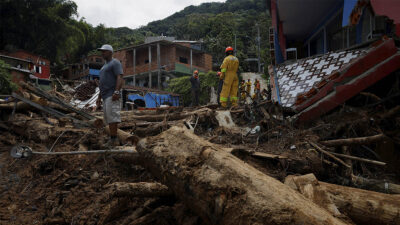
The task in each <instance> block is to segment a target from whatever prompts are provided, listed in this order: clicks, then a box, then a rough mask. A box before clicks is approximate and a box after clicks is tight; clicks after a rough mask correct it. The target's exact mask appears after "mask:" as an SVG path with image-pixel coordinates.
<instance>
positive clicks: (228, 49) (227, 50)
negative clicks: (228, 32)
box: [225, 46, 233, 53]
mask: <svg viewBox="0 0 400 225" xmlns="http://www.w3.org/2000/svg"><path fill="white" fill-rule="evenodd" d="M229 51H232V52H233V48H232V47H231V46H228V47H226V49H225V53H226V52H229Z"/></svg>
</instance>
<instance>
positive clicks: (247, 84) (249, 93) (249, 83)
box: [246, 79, 251, 96]
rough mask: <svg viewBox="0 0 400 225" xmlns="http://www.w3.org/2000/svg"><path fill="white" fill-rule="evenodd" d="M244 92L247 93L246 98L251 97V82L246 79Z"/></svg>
mask: <svg viewBox="0 0 400 225" xmlns="http://www.w3.org/2000/svg"><path fill="white" fill-rule="evenodd" d="M246 92H247V95H248V96H250V95H251V81H250V79H248V80H247V82H246Z"/></svg>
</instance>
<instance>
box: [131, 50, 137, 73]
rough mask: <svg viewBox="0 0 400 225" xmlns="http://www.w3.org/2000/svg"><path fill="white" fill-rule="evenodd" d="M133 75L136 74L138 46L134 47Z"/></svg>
mask: <svg viewBox="0 0 400 225" xmlns="http://www.w3.org/2000/svg"><path fill="white" fill-rule="evenodd" d="M132 60H133V75H135V74H136V48H134V49H133V59H132Z"/></svg>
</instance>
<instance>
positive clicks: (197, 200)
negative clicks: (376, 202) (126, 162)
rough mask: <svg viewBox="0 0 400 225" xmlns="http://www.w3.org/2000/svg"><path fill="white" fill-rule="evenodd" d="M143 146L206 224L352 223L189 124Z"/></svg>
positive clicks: (159, 173) (153, 166)
mask: <svg viewBox="0 0 400 225" xmlns="http://www.w3.org/2000/svg"><path fill="white" fill-rule="evenodd" d="M137 151H138V153H139V155H140V157H141V158H143V165H144V166H145V167H146V168H147V169H148V170H149V171H150V172H151V173H152V174H153V175H154V176H156V177H158V178H159V179H160V181H161V182H162V183H163V184H165V185H167V186H168V187H169V189H170V190H171V191H173V192H174V194H175V195H176V196H177V197H178V198H180V199H181V200H182V201H183V202H185V204H186V205H187V206H188V207H189V208H191V209H192V210H193V211H194V212H195V213H196V214H197V215H199V216H200V217H201V218H202V219H203V220H204V221H205V223H206V224H243V225H246V224H253V225H257V224H326V225H328V224H348V223H346V222H343V221H341V220H339V219H337V218H335V217H334V216H332V215H331V214H330V213H329V212H327V211H326V210H324V209H322V208H320V207H319V206H317V205H315V204H314V203H312V202H311V201H309V200H307V199H306V198H304V197H303V196H301V195H300V194H299V193H298V192H296V191H294V190H292V189H291V188H289V187H288V186H286V185H284V184H282V183H281V182H279V181H278V180H275V179H274V178H272V177H269V176H267V175H265V174H263V173H261V172H260V171H258V170H257V169H255V168H254V167H252V166H250V165H248V164H246V163H245V162H243V161H241V160H240V159H238V158H236V157H235V156H233V155H232V154H230V153H229V152H227V151H226V150H224V149H222V148H221V147H219V146H218V145H215V144H212V143H210V142H208V141H206V140H204V139H202V138H200V137H198V136H196V135H195V134H193V133H192V132H190V131H189V130H187V129H186V128H180V127H172V128H170V129H169V130H167V131H165V132H163V133H161V134H160V135H159V136H155V137H149V138H146V139H142V140H140V141H139V143H138V146H137Z"/></svg>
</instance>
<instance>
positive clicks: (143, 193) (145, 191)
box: [108, 182, 172, 197]
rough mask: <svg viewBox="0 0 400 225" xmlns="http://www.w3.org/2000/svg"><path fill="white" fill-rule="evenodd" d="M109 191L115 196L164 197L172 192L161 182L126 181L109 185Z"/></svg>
mask: <svg viewBox="0 0 400 225" xmlns="http://www.w3.org/2000/svg"><path fill="white" fill-rule="evenodd" d="M108 188H110V190H109V193H110V194H111V196H115V197H163V196H170V195H172V192H171V191H170V190H169V189H168V187H167V186H165V185H163V184H160V183H148V182H139V183H124V182H116V183H112V184H110V185H108Z"/></svg>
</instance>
